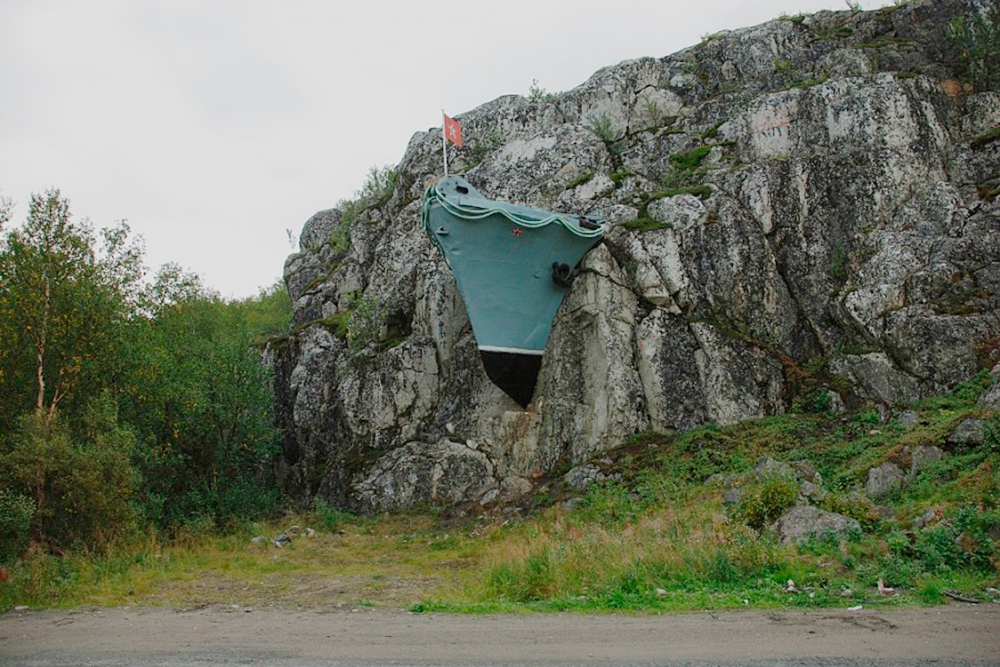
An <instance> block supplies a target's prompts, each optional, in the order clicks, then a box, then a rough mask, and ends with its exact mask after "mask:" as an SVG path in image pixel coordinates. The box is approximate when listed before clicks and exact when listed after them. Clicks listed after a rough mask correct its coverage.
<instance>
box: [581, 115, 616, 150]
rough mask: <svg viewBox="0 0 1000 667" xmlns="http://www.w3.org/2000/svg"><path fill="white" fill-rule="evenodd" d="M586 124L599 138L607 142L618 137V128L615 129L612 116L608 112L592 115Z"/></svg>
mask: <svg viewBox="0 0 1000 667" xmlns="http://www.w3.org/2000/svg"><path fill="white" fill-rule="evenodd" d="M584 126H585V127H586V128H587V129H588V130H590V131H591V132H593V133H594V134H596V135H597V138H598V139H600V140H601V141H603V142H604V143H606V144H609V143H611V142H613V141H615V140H616V139H617V138H618V130H616V129H615V127H614V124H613V123H612V121H611V116H610V115H608V114H607V113H599V114H594V115H592V116H590V117H589V118H588V119H587V121H586V122H585V123H584Z"/></svg>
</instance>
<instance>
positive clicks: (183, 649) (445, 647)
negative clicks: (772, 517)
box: [0, 604, 1000, 667]
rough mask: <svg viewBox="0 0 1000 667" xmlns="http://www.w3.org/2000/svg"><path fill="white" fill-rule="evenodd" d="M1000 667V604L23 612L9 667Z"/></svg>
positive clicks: (7, 642)
mask: <svg viewBox="0 0 1000 667" xmlns="http://www.w3.org/2000/svg"><path fill="white" fill-rule="evenodd" d="M515 664H516V665H546V666H548V665H665V666H666V665H677V666H680V665H698V666H701V667H705V666H707V665H781V666H788V667H792V666H801V667H806V666H821V665H822V666H826V665H850V666H855V665H856V666H866V665H877V666H880V667H884V666H887V665H912V666H921V667H922V666H924V665H934V666H935V667H943V666H947V665H984V664H988V665H1000V605H998V604H984V605H950V606H947V607H934V608H928V609H908V610H878V611H870V610H862V611H857V612H849V611H846V610H837V611H832V610H828V611H818V612H816V611H813V612H789V611H783V612H770V613H769V612H753V611H746V612H724V613H712V614H709V613H695V614H682V615H671V616H648V615H643V616H626V615H603V616H584V615H577V614H529V615H504V616H500V615H491V616H459V615H445V614H411V613H408V612H405V611H387V610H358V611H356V612H351V611H332V612H324V611H316V610H305V611H287V610H277V609H267V610H249V611H248V610H246V609H241V608H233V607H208V608H201V609H193V610H170V609H148V608H147V609H136V608H127V609H108V610H79V611H68V612H67V611H41V612H33V611H15V612H9V613H7V614H5V615H3V616H0V665H24V666H26V667H41V666H43V665H44V666H52V667H56V666H60V667H61V666H65V665H87V666H101V667H119V666H122V667H124V666H125V665H129V666H132V665H139V666H147V667H151V666H163V667H186V666H189V665H198V666H199V667H201V666H205V665H277V666H279V667H312V666H318V665H343V666H355V665H357V666H362V665H364V666H371V665H515Z"/></svg>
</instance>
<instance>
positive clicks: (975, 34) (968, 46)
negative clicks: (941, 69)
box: [945, 6, 1000, 90]
mask: <svg viewBox="0 0 1000 667" xmlns="http://www.w3.org/2000/svg"><path fill="white" fill-rule="evenodd" d="M945 36H946V37H947V38H948V40H949V41H950V42H951V43H952V44H953V45H954V46H955V48H956V49H958V66H959V70H960V73H961V74H962V75H963V76H965V77H967V78H968V79H969V81H971V82H972V84H973V85H975V86H976V88H977V89H979V90H997V89H998V88H1000V10H998V9H997V8H996V7H995V6H994V7H991V8H990V9H988V10H987V11H986V12H985V13H978V12H976V13H973V15H972V18H971V19H969V20H966V18H965V17H964V16H956V17H955V18H953V19H952V20H951V23H949V24H948V28H947V29H946V30H945Z"/></svg>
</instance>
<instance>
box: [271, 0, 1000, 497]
mask: <svg viewBox="0 0 1000 667" xmlns="http://www.w3.org/2000/svg"><path fill="white" fill-rule="evenodd" d="M985 9H986V3H980V4H977V3H976V2H974V1H971V0H970V1H959V0H937V1H933V2H918V1H912V2H909V3H903V4H902V5H901V6H899V7H895V8H887V9H884V10H879V11H873V12H851V11H844V12H823V13H820V14H816V15H812V16H796V17H782V18H781V19H778V20H775V21H771V22H769V23H766V24H763V25H760V26H756V27H752V28H747V29H742V30H737V31H732V32H723V33H719V34H716V35H712V36H710V37H709V38H707V39H706V40H705V41H704V42H702V43H701V44H699V45H697V46H694V47H692V48H689V49H686V50H684V51H681V52H680V53H676V54H674V55H671V56H667V57H664V58H645V59H640V60H634V61H629V62H624V63H621V64H619V65H616V66H613V67H608V68H605V69H603V70H601V71H599V72H597V73H596V74H594V75H593V76H592V77H591V78H590V80H588V81H587V82H586V83H584V84H582V85H580V86H578V87H577V88H574V89H573V90H571V91H568V92H565V93H562V94H558V95H554V96H550V95H540V94H536V95H533V96H532V98H530V99H529V98H524V97H520V96H507V97H502V98H500V99H497V100H494V101H492V102H489V103H487V104H484V105H483V106H481V107H479V108H477V109H475V110H473V111H470V112H468V113H465V114H461V115H459V116H458V117H457V119H458V120H459V121H460V122H461V123H462V125H463V130H464V135H465V148H464V149H462V150H457V149H455V148H454V147H451V148H450V151H451V153H450V157H449V159H450V164H451V165H452V171H455V172H458V173H463V174H464V175H465V177H466V178H467V179H468V180H469V181H470V182H471V183H472V184H473V185H474V186H475V187H476V188H478V189H479V190H480V191H481V192H483V193H484V194H486V195H487V196H489V197H492V198H495V199H503V200H507V201H512V202H517V203H524V204H528V205H531V206H534V207H538V208H543V209H548V210H558V211H566V212H571V213H585V214H587V215H596V216H601V217H603V218H604V219H605V220H606V221H608V222H610V225H609V227H610V228H609V230H608V233H607V235H606V238H605V240H604V241H603V243H602V244H601V245H599V246H597V247H596V248H595V249H594V250H592V251H591V252H590V253H589V255H588V256H587V257H586V258H585V260H584V262H583V265H582V272H581V275H580V276H579V277H578V278H577V280H576V282H575V283H574V284H573V287H572V289H571V290H570V292H569V294H568V296H567V298H566V300H565V301H564V302H563V304H562V307H561V309H560V311H559V314H558V316H557V319H556V322H555V326H554V329H553V333H552V337H551V338H550V340H549V345H548V349H547V352H546V355H545V357H544V361H543V365H542V369H541V371H540V374H539V379H538V387H537V390H536V392H535V395H534V399H533V400H532V402H531V404H530V405H529V406H528V408H527V409H522V408H521V407H520V406H519V405H517V404H516V403H515V402H514V401H513V400H511V399H510V398H509V397H507V396H506V395H505V394H504V393H503V392H502V391H501V390H500V389H498V388H497V387H496V386H494V385H493V384H492V383H491V382H490V380H489V379H488V378H487V376H486V374H485V372H484V370H483V368H482V365H481V362H480V360H479V356H478V354H477V349H476V342H475V340H474V338H473V337H472V333H471V329H470V326H469V322H468V318H467V317H466V314H465V310H464V306H463V303H462V299H461V296H460V295H459V293H458V291H457V288H456V284H455V280H454V278H453V276H452V274H451V273H450V271H449V269H448V268H447V266H446V265H445V262H444V260H443V258H442V256H441V254H440V252H439V251H438V250H437V249H436V248H435V247H434V246H433V245H432V243H431V241H430V239H428V238H427V237H426V236H425V234H424V232H423V230H422V229H421V227H420V200H421V197H422V195H423V191H424V189H425V187H426V185H427V183H428V181H429V179H432V178H433V177H436V176H439V175H440V173H441V138H440V130H437V129H433V130H430V131H428V132H421V133H417V134H416V135H414V137H413V138H412V139H411V140H410V143H409V146H408V147H407V149H406V152H405V154H404V156H403V158H402V161H401V162H400V163H399V165H398V166H397V168H396V170H395V174H394V178H391V179H375V180H376V182H375V183H374V184H373V185H372V187H370V188H369V189H368V192H366V193H365V196H363V197H362V198H361V199H360V200H359V201H358V202H353V203H350V202H349V203H344V204H342V205H341V206H339V207H338V208H335V209H331V210H328V211H321V212H319V213H317V214H316V215H315V216H313V217H312V218H311V219H310V220H309V221H308V222H307V223H306V224H305V227H304V229H303V231H302V234H301V238H300V248H301V250H300V252H298V253H296V254H294V255H292V256H291V257H289V258H288V261H287V262H286V265H285V282H286V284H287V286H288V290H289V293H290V294H291V297H292V300H293V302H294V304H295V327H294V329H293V332H292V333H291V334H290V335H289V336H288V338H287V339H285V340H281V341H278V342H276V343H275V344H274V345H273V346H272V348H271V353H272V359H273V364H274V367H275V369H276V386H277V394H278V400H279V410H278V413H279V419H280V420H281V426H282V428H283V431H284V438H285V439H284V457H283V462H282V466H281V476H282V478H283V480H284V483H285V485H286V487H287V488H288V489H289V491H290V492H292V493H294V494H297V495H299V496H301V497H309V496H313V495H318V496H321V497H324V498H326V499H328V500H329V501H331V502H333V503H335V504H338V505H342V506H350V507H353V508H355V509H360V510H388V509H396V508H405V507H410V506H414V505H419V504H423V503H428V502H434V503H446V504H459V503H469V504H470V506H483V507H485V506H489V505H491V504H492V503H498V502H504V501H508V500H512V499H515V498H517V497H519V496H521V495H523V494H525V493H528V492H530V491H531V489H532V486H533V484H534V483H535V481H536V480H537V479H539V478H540V477H543V476H545V475H548V474H551V473H553V472H554V471H557V470H563V469H565V468H566V467H568V466H571V465H575V464H578V463H581V462H584V461H586V460H588V459H590V458H592V457H594V456H595V455H599V453H600V452H602V451H604V450H606V449H608V448H610V447H613V446H615V445H617V444H620V443H621V442H622V441H623V440H625V439H626V438H627V437H628V436H629V435H630V434H633V433H636V432H639V431H643V430H647V429H656V430H666V429H683V428H689V427H692V426H695V425H698V424H702V423H705V422H716V423H719V424H730V423H734V422H738V421H740V420H745V419H750V418H754V417H760V416H763V415H769V414H775V413H780V412H783V411H786V410H789V409H793V408H794V409H843V408H844V407H847V408H852V407H857V406H861V405H870V406H876V407H879V408H880V409H882V410H883V411H885V412H886V413H888V412H890V411H892V410H894V409H897V408H900V407H902V406H905V405H907V404H908V403H910V402H912V401H914V400H916V399H918V398H920V397H922V396H925V395H928V394H932V393H936V392H941V391H942V390H946V389H948V388H949V387H951V386H953V385H954V384H955V383H957V382H959V381H962V380H965V379H967V378H968V377H970V376H971V375H973V374H975V373H976V372H977V371H978V370H979V369H981V368H989V367H991V366H992V365H993V364H994V363H996V361H997V353H998V340H1000V297H998V295H1000V289H998V287H1000V202H998V201H997V199H996V193H997V188H998V183H1000V140H998V135H1000V132H998V129H1000V94H998V92H997V90H995V87H994V89H992V90H990V89H989V88H990V86H989V85H987V86H983V85H980V86H979V87H978V89H977V88H976V87H974V86H973V85H971V84H970V83H968V82H967V81H965V80H964V77H963V71H962V69H961V61H960V54H959V49H958V48H957V47H956V45H955V44H953V43H952V42H950V41H949V40H948V39H946V37H945V33H946V28H947V26H948V24H949V21H950V20H951V19H952V18H953V17H955V16H966V17H971V16H973V14H974V13H975V12H982V11H985ZM992 57H994V58H995V54H994V55H993V56H992ZM983 88H986V89H985V90H984V89H983ZM383 176H384V175H383ZM380 181H381V182H380Z"/></svg>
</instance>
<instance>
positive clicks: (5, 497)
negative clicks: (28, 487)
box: [0, 489, 35, 561]
mask: <svg viewBox="0 0 1000 667" xmlns="http://www.w3.org/2000/svg"><path fill="white" fill-rule="evenodd" d="M34 516H35V503H33V502H32V501H31V498H28V497H27V496H22V495H19V494H16V493H14V492H13V491H11V490H10V489H0V561H4V560H8V559H13V558H16V557H17V556H18V554H20V553H21V552H22V551H24V549H25V548H26V547H27V546H28V541H29V540H30V538H31V520H32V519H33V518H34Z"/></svg>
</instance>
